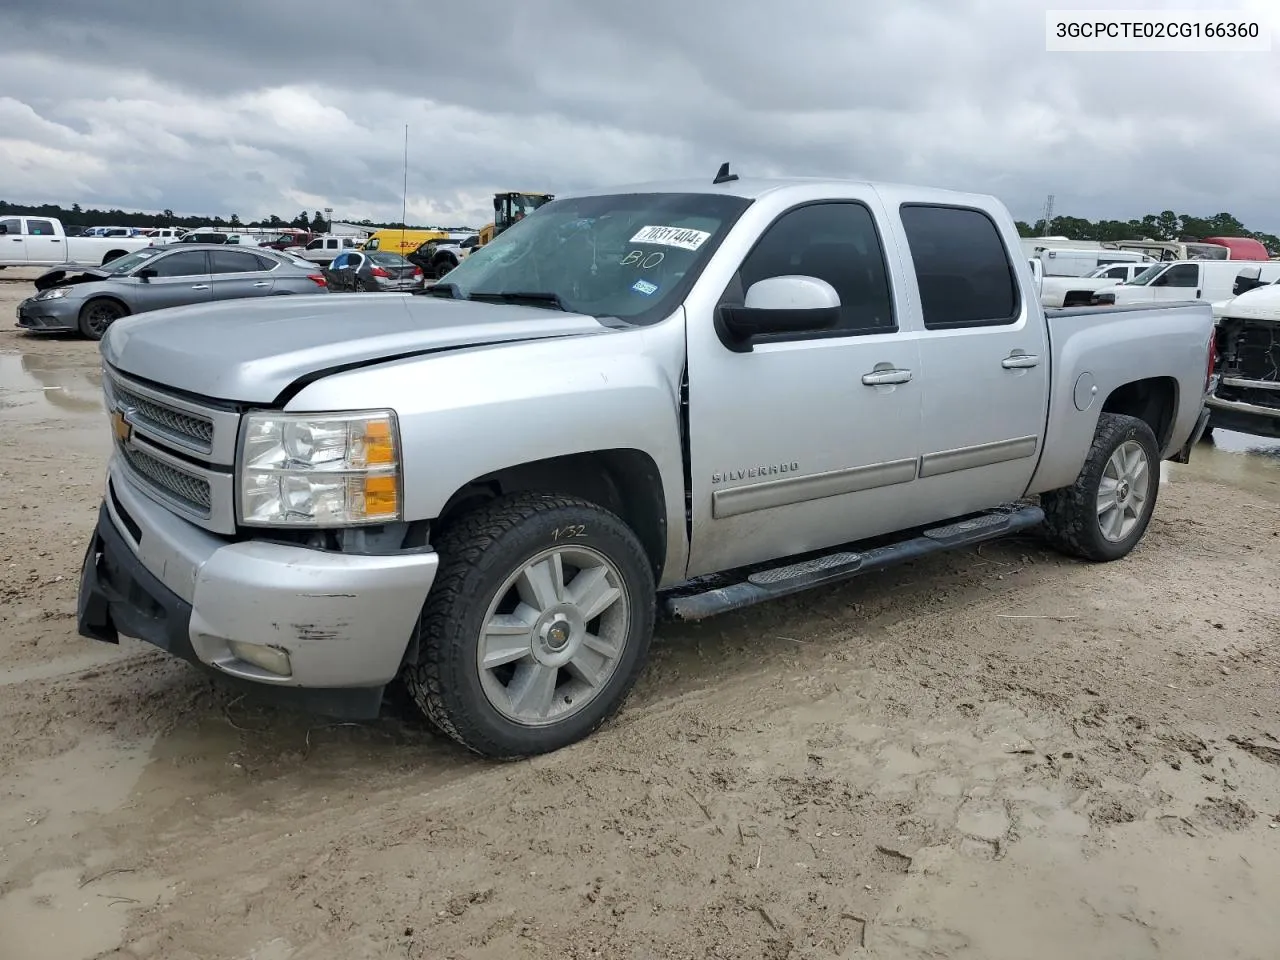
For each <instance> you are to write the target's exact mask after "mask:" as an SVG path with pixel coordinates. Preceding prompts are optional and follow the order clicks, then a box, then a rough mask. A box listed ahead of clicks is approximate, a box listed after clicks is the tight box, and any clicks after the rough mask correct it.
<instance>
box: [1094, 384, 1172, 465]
mask: <svg viewBox="0 0 1280 960" xmlns="http://www.w3.org/2000/svg"><path fill="white" fill-rule="evenodd" d="M1099 413H1120V414H1124V415H1126V416H1130V417H1136V418H1137V419H1139V420H1142V421H1143V422H1144V423H1146V425H1147V426H1149V427H1150V428H1151V432H1152V433H1154V434H1155V435H1156V442H1157V443H1158V444H1159V447H1160V453H1161V455H1162V456H1163V455H1164V454H1165V453H1166V451H1167V449H1168V446H1169V442H1170V440H1171V438H1172V436H1173V427H1174V422H1175V421H1176V420H1177V415H1178V381H1177V380H1176V379H1175V378H1174V377H1146V378H1143V379H1141V380H1131V381H1129V382H1128V383H1124V384H1121V385H1120V386H1118V387H1116V388H1115V389H1114V390H1112V391H1111V393H1109V394H1108V395H1107V399H1106V400H1104V401H1103V403H1102V407H1101V408H1100V409H1099Z"/></svg>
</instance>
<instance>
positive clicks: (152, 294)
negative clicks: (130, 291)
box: [133, 250, 213, 313]
mask: <svg viewBox="0 0 1280 960" xmlns="http://www.w3.org/2000/svg"><path fill="white" fill-rule="evenodd" d="M142 269H143V270H154V271H155V273H154V274H153V275H152V276H151V277H150V278H149V279H147V280H142V279H139V280H138V285H137V287H136V290H135V292H134V295H133V299H134V300H135V301H136V303H137V305H138V306H137V309H136V311H135V312H138V313H141V312H142V311H144V310H163V309H165V308H166V307H181V306H185V305H187V304H190V303H206V302H208V301H210V300H212V299H213V278H212V277H211V276H210V275H209V261H208V255H207V254H206V253H205V251H203V250H178V251H176V252H174V253H167V254H163V255H161V256H158V257H155V258H153V259H151V260H148V261H146V263H144V264H143V265H142Z"/></svg>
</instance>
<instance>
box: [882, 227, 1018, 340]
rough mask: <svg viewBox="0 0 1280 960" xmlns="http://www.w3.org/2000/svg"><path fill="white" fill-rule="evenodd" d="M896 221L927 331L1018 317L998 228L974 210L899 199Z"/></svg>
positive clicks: (998, 322) (1015, 294)
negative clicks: (901, 229)
mask: <svg viewBox="0 0 1280 960" xmlns="http://www.w3.org/2000/svg"><path fill="white" fill-rule="evenodd" d="M901 214H902V225H903V227H904V229H905V230H906V234H907V243H908V244H909V245H910V247H911V259H912V260H913V261H915V269H916V280H917V282H918V283H919V285H920V303H921V307H922V309H923V311H924V325H925V328H926V329H928V330H947V329H951V328H955V327H988V326H998V325H1001V324H1008V323H1013V322H1014V321H1015V320H1017V318H1018V313H1019V298H1018V288H1017V285H1016V283H1015V282H1014V275H1013V267H1012V266H1011V265H1010V263H1009V257H1008V254H1007V253H1006V252H1005V249H1004V244H1003V243H1002V242H1001V241H1000V233H999V231H998V230H997V229H996V225H995V224H994V223H992V222H991V218H990V217H988V216H987V215H986V214H985V213H982V212H980V211H978V210H968V209H965V208H962V207H937V206H925V205H918V204H903V206H902V207H901Z"/></svg>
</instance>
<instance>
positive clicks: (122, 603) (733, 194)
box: [79, 168, 1213, 757]
mask: <svg viewBox="0 0 1280 960" xmlns="http://www.w3.org/2000/svg"><path fill="white" fill-rule="evenodd" d="M1212 332H1213V320H1212V315H1211V309H1210V306H1209V304H1207V303H1200V304H1172V305H1170V304H1154V305H1144V306H1140V307H1126V308H1120V309H1113V310H1100V309H1087V308H1084V309H1075V310H1063V311H1058V312H1054V313H1051V314H1049V315H1048V316H1047V317H1046V314H1045V312H1044V311H1043V310H1042V308H1041V306H1040V303H1039V300H1038V298H1037V296H1036V295H1035V291H1034V289H1033V287H1032V279H1031V274H1030V270H1029V267H1028V265H1027V261H1026V258H1025V257H1023V256H1021V255H1020V253H1019V244H1018V234H1017V231H1016V229H1015V227H1014V222H1013V220H1012V219H1011V217H1010V215H1009V213H1008V212H1007V210H1005V208H1004V207H1003V206H1002V205H1001V204H1000V203H999V202H998V201H996V200H995V199H993V198H991V197H987V196H977V195H970V194H962V193H952V192H946V191H941V190H933V189H921V188H912V187H904V186H888V185H878V184H871V183H860V182H821V181H751V180H745V179H738V178H737V177H736V176H734V175H733V174H730V173H728V172H727V169H725V168H722V170H721V173H720V174H719V175H717V176H716V177H715V178H714V180H712V179H711V178H708V179H707V180H706V181H698V182H676V183H668V184H658V185H644V186H640V187H633V188H627V189H619V190H612V191H600V192H594V193H586V194H582V195H578V196H574V197H569V198H561V199H557V200H555V201H554V202H552V203H550V204H548V205H546V206H544V207H542V208H541V209H539V210H538V211H537V212H535V213H533V214H532V215H530V216H529V217H527V218H525V219H524V220H522V221H521V222H519V223H517V224H515V225H514V226H513V227H512V228H511V229H510V230H508V231H506V232H505V233H503V234H502V235H501V236H500V237H498V238H497V239H496V240H494V241H493V242H492V243H491V244H489V245H487V246H485V247H483V248H481V249H479V250H477V251H476V252H475V253H474V254H472V255H471V256H470V257H468V258H467V259H466V260H464V261H463V262H462V263H461V264H460V265H459V266H458V267H457V268H456V269H455V270H453V271H451V272H450V273H448V274H447V275H446V276H445V277H444V278H443V279H442V280H441V281H440V282H438V283H437V284H435V285H434V286H432V287H430V288H428V290H427V292H426V293H425V294H422V295H407V294H406V295H401V294H386V295H377V296H370V295H367V294H364V295H330V296H328V297H305V298H294V297H287V298H281V299H279V300H278V301H263V302H258V301H254V302H236V303H221V304H218V303H215V304H209V305H202V306H190V307H183V308H177V309H172V310H165V311H160V312H156V313H149V314H145V315H142V316H138V317H130V318H127V319H123V320H121V321H119V322H117V323H116V324H114V325H112V326H111V328H110V329H109V331H108V333H107V336H106V337H104V339H103V341H102V344H101V352H102V357H103V387H104V391H105V394H106V403H107V409H108V411H109V413H110V419H111V425H112V430H113V431H114V455H113V456H112V458H111V462H110V468H109V477H108V481H107V487H106V493H105V496H104V499H103V503H102V507H101V511H100V514H99V517H98V522H97V529H96V531H95V532H94V534H93V536H92V538H91V540H90V543H89V545H88V549H87V552H86V556H85V561H84V567H83V572H82V576H81V582H80V595H79V630H80V632H81V634H83V635H85V636H87V637H91V638H96V639H98V640H103V641H107V642H115V641H117V639H118V633H124V634H126V635H129V636H133V637H138V638H141V639H142V640H144V641H147V642H150V643H152V644H155V645H156V646H159V647H162V648H164V649H165V650H167V651H169V652H170V653H171V654H173V655H176V656H178V657H182V658H185V659H187V660H189V661H191V662H193V663H196V664H199V665H202V666H204V667H206V668H208V669H209V670H211V671H214V672H217V673H220V674H222V675H223V676H224V677H225V678H227V681H228V682H229V683H231V684H232V685H235V686H239V687H241V688H243V689H253V690H258V691H265V692H267V693H269V694H271V695H272V696H273V697H274V698H275V699H276V700H277V702H279V703H282V704H284V703H290V704H294V705H298V706H302V707H305V708H306V709H308V710H311V711H315V712H320V713H324V714H328V715H331V716H348V717H361V716H365V717H367V716H372V715H375V714H376V713H377V712H378V710H379V709H380V706H381V705H382V703H383V696H384V689H385V688H388V687H389V685H391V684H392V683H393V681H398V683H397V685H396V687H395V688H394V689H400V690H407V692H408V694H409V695H410V697H409V698H407V699H410V700H411V701H412V702H413V703H414V704H416V706H417V708H419V709H420V710H421V712H422V714H423V715H424V716H425V717H426V718H427V719H428V720H429V721H430V722H432V723H433V724H434V725H435V726H437V727H438V728H440V729H441V730H443V731H444V732H445V733H447V734H448V735H450V736H452V737H453V738H454V739H456V740H457V741H459V742H460V743H462V744H464V745H465V746H466V747H468V748H470V749H471V750H474V751H476V752H477V753H480V754H482V755H486V756H493V757H517V756H527V755H531V754H536V753H541V752H546V751H550V750H554V749H557V748H560V747H563V746H565V745H567V744H569V743H572V742H574V741H576V740H579V739H581V738H583V737H585V736H587V735H588V734H589V733H590V732H591V731H593V730H594V729H595V728H596V727H598V726H599V725H600V724H601V723H602V722H604V720H605V719H606V718H607V717H609V716H610V715H611V714H612V713H613V712H614V711H615V710H617V709H618V708H619V706H620V705H621V703H622V702H623V700H624V698H625V696H626V695H627V693H628V691H629V690H630V689H631V687H632V685H633V683H634V682H635V680H636V677H637V675H638V673H639V672H640V670H641V669H642V667H643V663H644V661H645V658H646V654H647V651H648V648H649V643H650V638H651V636H652V634H653V631H654V625H655V620H656V618H657V617H658V616H660V615H665V616H669V617H673V618H676V619H700V618H703V617H706V616H709V615H712V614H715V613H719V612H721V611H726V610H731V609H735V608H739V607H743V606H746V605H748V604H752V603H756V602H759V601H762V600H768V599H771V598H775V597H780V596H785V595H787V594H791V593H795V592H796V591H799V590H803V589H808V588H811V587H815V586H818V585H822V584H827V583H831V582H833V581H836V580H840V579H843V578H847V577H851V576H855V575H858V574H862V573H866V572H868V571H872V570H878V569H881V568H884V567H886V566H889V565H891V564H895V563H900V562H903V561H906V560H910V559H914V558H917V557H920V556H922V555H925V554H928V553H931V552H934V551H940V550H946V549H952V548H956V547H962V546H969V545H972V544H974V543H977V542H979V541H982V540H987V539H990V538H994V537H998V536H1001V535H1004V534H1008V533H1011V532H1013V531H1018V530H1029V529H1031V528H1038V529H1041V530H1043V533H1044V534H1045V536H1046V537H1047V538H1048V540H1049V541H1050V542H1052V543H1053V544H1055V545H1056V546H1058V547H1059V548H1061V549H1062V550H1064V551H1067V552H1069V553H1072V554H1075V555H1078V556H1081V557H1085V558H1088V559H1091V560H1095V561H1107V560H1116V559H1118V558H1121V557H1124V556H1125V555H1126V554H1127V553H1128V552H1129V551H1130V550H1132V549H1133V547H1134V545H1135V544H1136V543H1137V542H1138V541H1139V540H1140V539H1141V537H1142V535H1143V532H1144V531H1145V530H1146V527H1147V524H1148V522H1149V520H1150V519H1151V514H1152V511H1153V510H1154V508H1155V504H1156V496H1157V492H1158V478H1159V465H1160V461H1161V460H1162V459H1181V460H1185V459H1186V458H1187V457H1188V456H1189V452H1190V449H1191V445H1192V444H1193V443H1194V442H1195V441H1196V440H1197V439H1198V435H1199V432H1200V431H1201V430H1203V428H1204V424H1205V419H1206V416H1205V405H1204V397H1205V393H1206V390H1207V387H1208V376H1209V368H1210V343H1211V337H1212Z"/></svg>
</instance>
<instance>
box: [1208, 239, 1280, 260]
mask: <svg viewBox="0 0 1280 960" xmlns="http://www.w3.org/2000/svg"><path fill="white" fill-rule="evenodd" d="M1200 243H1212V244H1214V245H1215V246H1219V247H1226V248H1227V249H1228V250H1230V251H1231V252H1230V253H1229V254H1227V259H1228V260H1270V259H1271V256H1270V254H1268V253H1267V248H1266V247H1264V246H1263V245H1262V242H1261V241H1260V240H1254V239H1253V238H1252V237H1205V238H1204V239H1203V240H1201V241H1200Z"/></svg>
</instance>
